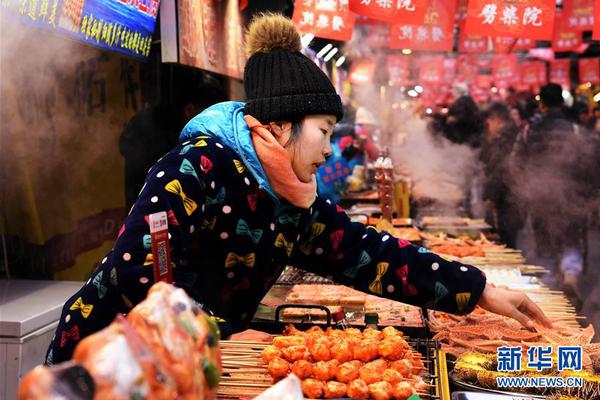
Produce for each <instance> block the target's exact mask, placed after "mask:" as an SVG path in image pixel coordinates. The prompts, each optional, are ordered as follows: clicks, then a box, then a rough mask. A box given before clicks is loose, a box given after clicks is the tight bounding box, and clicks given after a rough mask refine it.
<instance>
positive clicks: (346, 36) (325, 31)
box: [292, 0, 356, 41]
mask: <svg viewBox="0 0 600 400" xmlns="http://www.w3.org/2000/svg"><path fill="white" fill-rule="evenodd" d="M355 19H356V17H355V16H354V14H353V13H352V12H351V11H350V10H349V9H348V2H345V1H341V0H298V1H296V5H295V6H294V15H293V16H292V21H293V22H294V24H295V25H296V27H297V28H298V30H299V31H301V32H307V33H308V32H310V33H312V34H314V35H315V36H317V37H320V38H325V39H331V40H342V41H343V40H350V39H352V32H353V31H354V22H355Z"/></svg>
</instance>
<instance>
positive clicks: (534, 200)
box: [429, 83, 600, 306]
mask: <svg viewBox="0 0 600 400" xmlns="http://www.w3.org/2000/svg"><path fill="white" fill-rule="evenodd" d="M429 130H430V131H431V132H432V133H433V134H434V135H439V136H443V137H445V138H446V139H448V140H450V141H452V142H455V143H460V144H466V145H468V146H470V147H472V148H474V149H476V151H478V153H479V159H480V161H481V163H482V165H483V171H484V180H483V189H482V197H483V199H482V200H483V201H484V202H485V205H486V212H485V217H486V220H487V222H488V223H490V224H491V225H492V226H494V227H495V228H496V231H497V232H498V234H499V235H500V237H501V239H502V241H503V242H505V243H506V244H507V245H509V246H510V247H513V248H517V233H518V232H519V231H520V230H521V229H522V228H523V227H524V226H525V224H526V223H530V224H531V229H532V231H533V234H534V238H535V253H536V257H537V259H539V260H546V261H547V265H548V266H549V267H552V268H556V269H555V271H556V272H557V273H556V274H555V275H557V276H559V277H560V279H559V284H560V285H561V286H562V287H561V288H562V289H563V290H564V291H565V293H567V295H569V296H570V297H571V299H572V300H573V301H574V303H575V304H576V306H581V298H580V294H579V291H578V280H579V279H580V277H581V274H582V272H583V270H584V267H585V259H586V252H587V246H588V244H587V240H586V238H587V236H586V231H587V229H588V227H589V226H590V224H598V209H599V207H600V202H599V199H600V157H598V151H599V150H600V107H599V106H596V108H595V109H590V108H589V107H588V106H587V104H585V103H582V102H580V101H575V102H574V103H573V105H572V106H570V107H568V106H566V105H565V102H564V98H563V89H562V87H561V86H559V85H557V84H552V83H551V84H548V85H545V86H544V87H542V88H541V90H540V93H539V97H538V100H536V98H535V97H534V95H533V94H530V93H514V94H512V95H510V96H508V98H507V99H506V100H505V101H502V102H494V103H491V104H489V105H487V106H485V107H480V106H478V105H477V104H476V103H475V102H474V101H473V100H472V99H471V98H470V97H469V96H463V97H460V98H459V99H458V100H456V102H455V103H453V104H452V106H450V107H449V108H448V112H447V114H445V115H444V114H441V113H440V114H437V115H434V116H432V117H431V119H430V123H429Z"/></svg>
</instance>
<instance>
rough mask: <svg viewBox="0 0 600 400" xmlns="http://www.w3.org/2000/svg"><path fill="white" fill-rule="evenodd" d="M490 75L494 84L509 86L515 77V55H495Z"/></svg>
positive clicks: (503, 86)
mask: <svg viewBox="0 0 600 400" xmlns="http://www.w3.org/2000/svg"><path fill="white" fill-rule="evenodd" d="M492 75H493V76H494V82H495V83H496V86H498V87H500V88H507V87H509V86H510V85H511V84H512V83H513V82H514V81H515V78H517V55H516V54H503V55H495V56H494V58H493V61H492Z"/></svg>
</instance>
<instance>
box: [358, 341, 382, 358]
mask: <svg viewBox="0 0 600 400" xmlns="http://www.w3.org/2000/svg"><path fill="white" fill-rule="evenodd" d="M378 355H379V342H378V341H377V340H375V339H364V340H363V341H361V342H360V344H358V345H357V346H356V347H355V348H354V358H356V359H357V360H361V361H364V362H369V361H371V360H374V359H376V358H377V356H378Z"/></svg>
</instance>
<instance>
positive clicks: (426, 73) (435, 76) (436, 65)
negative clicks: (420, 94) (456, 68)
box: [418, 56, 444, 84]
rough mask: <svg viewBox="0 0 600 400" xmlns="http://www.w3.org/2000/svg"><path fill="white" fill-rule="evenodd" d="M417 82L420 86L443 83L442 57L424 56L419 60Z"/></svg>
mask: <svg viewBox="0 0 600 400" xmlns="http://www.w3.org/2000/svg"><path fill="white" fill-rule="evenodd" d="M418 63H419V80H420V82H421V83H422V84H436V83H442V82H443V81H444V57H443V56H425V57H421V58H420V59H419V62H418Z"/></svg>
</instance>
